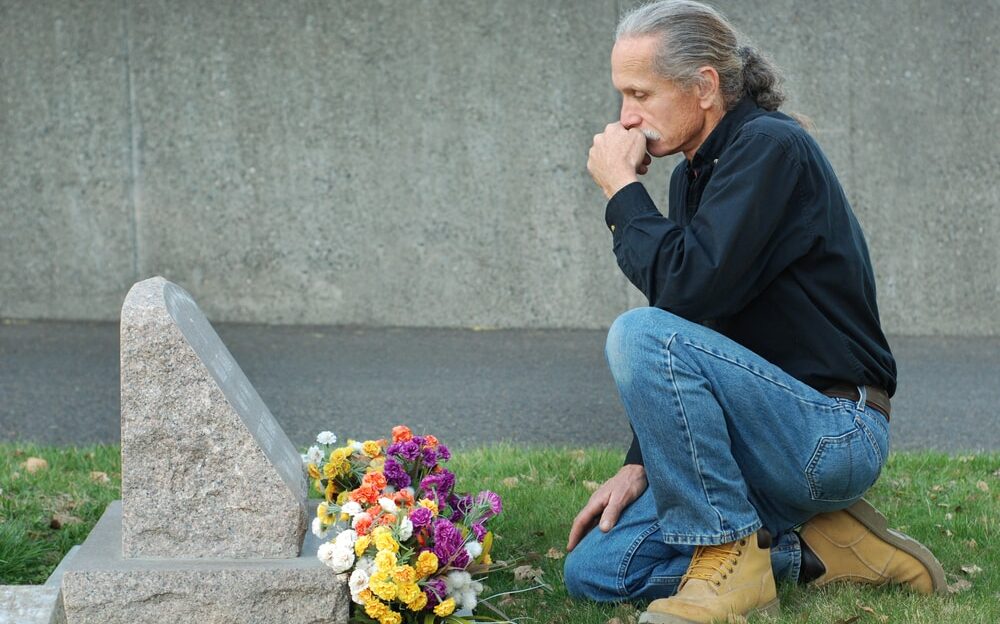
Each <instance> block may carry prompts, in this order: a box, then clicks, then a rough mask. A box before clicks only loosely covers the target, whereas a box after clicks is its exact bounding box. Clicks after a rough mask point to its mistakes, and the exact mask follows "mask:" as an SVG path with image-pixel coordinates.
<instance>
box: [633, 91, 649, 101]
mask: <svg viewBox="0 0 1000 624" xmlns="http://www.w3.org/2000/svg"><path fill="white" fill-rule="evenodd" d="M632 97H634V98H635V99H637V100H645V99H646V94H645V93H642V92H641V91H637V92H635V93H633V94H632Z"/></svg>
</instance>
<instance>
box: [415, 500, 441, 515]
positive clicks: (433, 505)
mask: <svg viewBox="0 0 1000 624" xmlns="http://www.w3.org/2000/svg"><path fill="white" fill-rule="evenodd" d="M417 504H418V505H420V506H421V507H426V508H427V509H430V510H431V513H432V514H434V515H435V516H436V515H438V504H437V502H436V501H432V500H431V499H429V498H421V499H420V501H419V502H418V503H417Z"/></svg>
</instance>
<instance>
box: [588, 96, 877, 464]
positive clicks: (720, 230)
mask: <svg viewBox="0 0 1000 624" xmlns="http://www.w3.org/2000/svg"><path fill="white" fill-rule="evenodd" d="M669 206H670V211H669V215H668V216H667V217H664V216H663V215H662V214H660V212H659V211H658V210H657V209H656V206H655V204H654V203H653V200H652V199H651V198H650V197H649V195H648V194H647V192H646V189H645V187H643V185H642V184H641V183H639V182H635V183H632V184H629V185H628V186H626V187H625V188H623V189H621V190H620V191H618V193H616V194H615V196H614V197H612V198H611V200H610V201H609V202H608V206H607V211H606V215H605V219H606V221H607V224H608V227H609V228H610V229H611V231H612V234H613V239H614V253H615V256H616V257H617V258H618V266H620V267H621V269H622V271H623V272H624V273H625V275H626V276H628V278H629V280H631V281H632V283H633V284H635V285H636V287H637V288H639V289H640V290H641V291H642V292H643V293H645V295H646V297H647V298H648V299H649V304H650V305H651V306H656V307H658V308H662V309H664V310H668V311H670V312H672V313H674V314H677V315H678V316H681V317H683V318H685V319H688V320H690V321H694V322H698V323H703V324H705V325H708V326H710V327H712V328H713V329H715V330H716V331H719V332H720V333H722V334H724V335H725V336H728V337H729V338H731V339H733V340H734V341H736V342H738V343H740V344H741V345H743V346H745V347H747V348H748V349H750V350H751V351H754V352H755V353H757V354H758V355H760V356H762V357H763V358H765V359H767V360H768V361H770V362H772V363H774V364H776V365H777V366H779V367H780V368H781V369H783V370H784V371H785V372H787V373H789V374H790V375H792V376H793V377H795V378H796V379H799V380H801V381H803V382H804V383H806V384H808V385H810V386H812V387H814V388H816V389H817V390H823V389H825V388H827V387H829V386H832V385H834V384H836V383H843V382H847V383H850V384H852V385H873V386H880V387H882V388H884V389H885V390H886V391H887V392H888V393H889V394H890V395H892V394H893V393H894V392H895V390H896V363H895V360H894V359H893V357H892V353H891V352H890V351H889V345H888V343H887V342H886V339H885V335H884V334H883V333H882V328H881V326H880V324H879V315H878V307H877V306H876V303H875V276H874V273H873V271H872V265H871V260H870V258H869V257H868V247H867V245H866V243H865V237H864V233H863V232H862V231H861V226H860V224H859V223H858V220H857V218H855V216H854V213H853V211H852V210H851V207H850V205H849V204H848V202H847V197H846V196H845V195H844V191H843V189H842V188H841V186H840V182H839V181H838V180H837V176H836V174H834V172H833V168H832V167H831V166H830V163H829V161H827V159H826V156H825V155H824V154H823V152H822V150H820V148H819V145H818V144H817V143H816V141H815V140H813V138H812V137H811V136H810V135H809V133H808V132H806V131H805V130H804V129H803V128H802V127H801V126H800V125H799V124H798V123H796V122H795V120H793V119H791V118H790V117H788V116H787V115H784V114H782V113H779V112H768V111H765V110H763V109H761V108H758V107H757V106H756V105H755V104H754V102H753V101H752V100H750V99H744V100H742V101H741V102H740V103H739V104H737V106H736V107H735V108H734V109H733V110H731V111H729V112H728V113H726V115H725V116H724V117H723V118H722V120H721V121H720V122H719V125H718V126H716V127H715V129H714V130H713V131H712V132H711V134H710V135H709V137H708V138H707V139H706V140H705V142H704V143H703V144H702V146H701V147H700V148H699V149H698V151H697V153H696V154H695V156H694V158H693V159H692V160H691V161H687V160H684V161H681V163H680V164H679V165H678V166H677V167H676V168H675V169H674V172H673V175H672V176H671V178H670V202H669ZM626 463H642V457H641V453H640V451H639V447H638V444H637V443H636V441H633V443H632V448H631V449H630V450H629V453H628V457H627V459H626Z"/></svg>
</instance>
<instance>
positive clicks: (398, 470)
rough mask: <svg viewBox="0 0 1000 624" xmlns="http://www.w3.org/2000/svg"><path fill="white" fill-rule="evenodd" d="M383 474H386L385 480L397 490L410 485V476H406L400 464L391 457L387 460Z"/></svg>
mask: <svg viewBox="0 0 1000 624" xmlns="http://www.w3.org/2000/svg"><path fill="white" fill-rule="evenodd" d="M382 472H383V474H385V480H386V481H388V482H389V483H390V484H391V485H394V486H396V488H397V489H400V490H401V489H403V488H405V487H407V486H408V485H410V481H411V479H410V475H408V474H406V471H405V470H403V467H402V466H400V465H399V462H398V461H396V460H395V459H393V458H391V457H390V458H389V459H387V460H385V465H384V466H383V468H382Z"/></svg>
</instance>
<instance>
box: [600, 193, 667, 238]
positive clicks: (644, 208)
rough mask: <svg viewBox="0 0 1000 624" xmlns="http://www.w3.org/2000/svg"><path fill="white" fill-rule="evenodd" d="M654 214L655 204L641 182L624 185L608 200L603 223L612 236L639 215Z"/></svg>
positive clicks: (657, 212)
mask: <svg viewBox="0 0 1000 624" xmlns="http://www.w3.org/2000/svg"><path fill="white" fill-rule="evenodd" d="M648 213H656V214H659V211H658V210H657V209H656V204H654V203H653V199H652V198H651V197H650V196H649V193H647V192H646V187H645V186H643V184H642V182H632V183H630V184H626V185H625V186H623V187H622V188H621V189H619V190H618V192H617V193H615V194H614V195H613V196H612V197H611V199H609V200H608V206H607V208H606V209H605V210H604V222H605V223H606V224H607V225H608V229H609V230H611V232H612V234H618V233H619V232H620V231H621V230H622V229H623V228H624V227H625V226H626V225H628V223H629V221H631V220H632V219H633V218H634V217H636V216H638V215H641V214H648Z"/></svg>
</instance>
